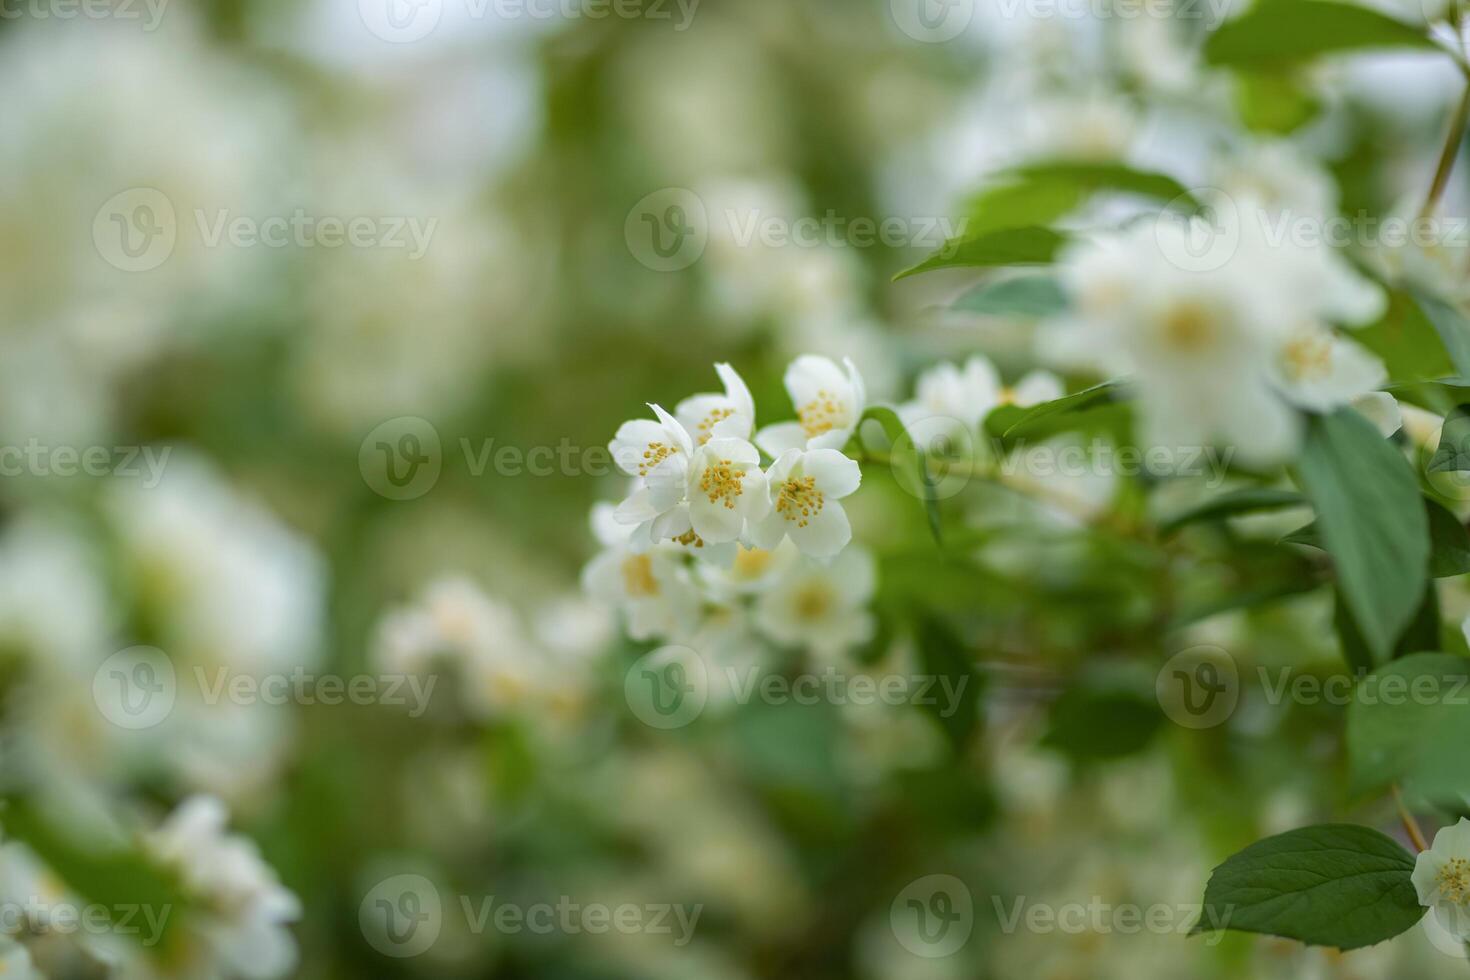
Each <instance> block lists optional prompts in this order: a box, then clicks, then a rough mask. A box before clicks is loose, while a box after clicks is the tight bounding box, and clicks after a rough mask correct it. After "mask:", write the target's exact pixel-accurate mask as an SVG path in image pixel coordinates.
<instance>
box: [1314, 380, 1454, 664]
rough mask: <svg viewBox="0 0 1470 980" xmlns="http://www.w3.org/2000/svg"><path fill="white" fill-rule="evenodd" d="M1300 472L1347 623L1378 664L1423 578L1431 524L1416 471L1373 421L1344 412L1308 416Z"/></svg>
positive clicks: (1414, 604) (1416, 599)
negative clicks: (1333, 567) (1356, 630)
mask: <svg viewBox="0 0 1470 980" xmlns="http://www.w3.org/2000/svg"><path fill="white" fill-rule="evenodd" d="M1299 477H1300V482H1301V484H1302V489H1303V490H1304V491H1305V492H1306V495H1307V497H1308V498H1309V499H1310V500H1311V501H1312V504H1313V506H1314V507H1315V508H1316V510H1317V525H1318V528H1319V532H1320V534H1321V536H1322V541H1323V543H1324V544H1325V545H1326V549H1327V551H1328V553H1329V554H1331V555H1332V557H1333V560H1334V562H1335V564H1336V568H1337V579H1338V586H1339V588H1340V589H1341V590H1342V594H1343V597H1344V598H1345V599H1346V601H1347V605H1348V608H1349V609H1350V610H1351V611H1352V614H1353V621H1354V622H1355V623H1356V624H1357V626H1358V628H1359V629H1360V631H1361V632H1362V635H1363V639H1364V640H1365V641H1366V643H1367V645H1368V649H1369V650H1371V651H1372V652H1373V656H1374V661H1375V662H1382V661H1383V660H1386V659H1387V658H1388V655H1389V652H1390V651H1391V650H1392V649H1393V645H1394V641H1395V640H1396V639H1398V637H1399V634H1400V633H1402V632H1403V630H1404V627H1406V626H1408V624H1409V621H1410V620H1411V619H1412V618H1413V616H1414V614H1415V612H1416V610H1417V609H1418V608H1419V603H1420V600H1421V599H1422V598H1423V596H1424V588H1425V585H1426V583H1427V581H1428V571H1429V521H1428V518H1427V517H1426V516H1425V510H1424V506H1423V504H1421V503H1420V502H1419V501H1420V499H1421V498H1420V496H1419V486H1418V481H1417V479H1416V478H1415V476H1414V471H1413V470H1412V469H1411V468H1410V467H1409V464H1408V462H1407V461H1406V460H1405V459H1404V458H1403V456H1402V455H1400V454H1399V451H1398V450H1397V449H1395V448H1394V447H1393V446H1392V445H1390V444H1389V443H1388V442H1387V441H1386V440H1384V438H1383V437H1382V436H1381V435H1379V433H1378V430H1377V429H1375V428H1374V427H1373V425H1372V423H1370V422H1368V420H1366V419H1364V418H1363V417H1362V416H1361V415H1359V414H1358V413H1356V412H1354V411H1352V410H1351V409H1342V410H1340V411H1338V412H1336V413H1335V414H1333V415H1328V416H1317V417H1314V418H1313V419H1312V422H1311V425H1310V427H1309V429H1308V433H1307V442H1306V446H1305V448H1304V449H1303V450H1302V458H1301V464H1300V467H1299Z"/></svg>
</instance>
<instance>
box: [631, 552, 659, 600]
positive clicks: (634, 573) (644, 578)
mask: <svg viewBox="0 0 1470 980" xmlns="http://www.w3.org/2000/svg"><path fill="white" fill-rule="evenodd" d="M623 588H624V589H626V590H627V593H628V595H629V597H631V598H634V599H643V598H648V597H650V596H656V595H658V579H656V578H654V577H653V558H652V556H650V555H633V556H632V557H631V558H628V559H627V560H626V561H624V562H623Z"/></svg>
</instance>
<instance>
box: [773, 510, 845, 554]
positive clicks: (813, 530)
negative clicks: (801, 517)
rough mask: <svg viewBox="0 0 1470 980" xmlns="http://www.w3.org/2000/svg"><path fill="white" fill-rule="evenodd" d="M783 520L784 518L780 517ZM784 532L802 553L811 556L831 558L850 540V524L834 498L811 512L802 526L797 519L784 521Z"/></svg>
mask: <svg viewBox="0 0 1470 980" xmlns="http://www.w3.org/2000/svg"><path fill="white" fill-rule="evenodd" d="M782 519H783V520H785V518H782ZM786 533H787V534H789V535H791V540H792V541H795V542H796V546H797V547H798V548H800V549H801V551H802V553H803V554H806V555H811V556H812V557H813V558H831V557H832V556H833V555H836V554H837V553H838V552H840V551H841V550H842V549H843V548H845V547H847V543H848V542H849V541H851V540H852V525H851V524H849V523H848V521H847V512H846V511H844V510H843V509H842V505H841V504H839V503H837V502H836V501H835V500H832V501H828V502H827V503H826V504H825V505H824V506H823V507H822V509H821V510H819V511H817V513H815V514H813V515H812V516H811V517H810V518H809V519H808V520H807V523H806V526H805V527H803V526H802V525H801V524H800V522H798V521H786Z"/></svg>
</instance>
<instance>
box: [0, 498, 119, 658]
mask: <svg viewBox="0 0 1470 980" xmlns="http://www.w3.org/2000/svg"><path fill="white" fill-rule="evenodd" d="M114 618H115V613H114V609H113V605H112V601H111V599H110V597H109V595H108V591H107V583H106V581H105V580H104V578H103V574H102V566H101V557H100V555H98V554H97V549H96V548H95V547H94V546H93V544H92V543H91V542H90V541H89V540H88V539H87V538H86V537H84V536H83V535H82V534H80V533H79V532H78V531H77V530H76V529H75V528H73V527H71V526H69V525H66V524H63V523H60V522H57V521H54V520H48V519H42V518H39V517H36V516H31V517H25V518H22V519H21V520H19V521H17V522H16V523H14V524H12V525H10V526H9V527H7V528H6V529H5V531H4V533H3V535H0V646H5V647H11V648H18V649H19V650H20V652H22V653H24V654H26V655H28V656H29V657H30V658H32V660H33V663H34V665H35V666H36V667H37V668H39V669H40V670H43V671H53V670H54V671H60V672H62V673H69V672H72V671H76V670H78V669H82V670H91V669H92V668H93V666H94V665H95V664H96V663H97V662H98V661H99V660H100V658H101V656H102V655H103V654H104V653H105V652H110V650H109V641H110V640H111V636H112V628H113V625H114Z"/></svg>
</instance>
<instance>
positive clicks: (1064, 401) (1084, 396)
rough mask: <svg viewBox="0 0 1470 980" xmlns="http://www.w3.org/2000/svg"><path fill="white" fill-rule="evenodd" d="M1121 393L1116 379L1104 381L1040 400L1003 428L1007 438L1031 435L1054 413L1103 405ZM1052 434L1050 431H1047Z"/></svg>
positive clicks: (1020, 437)
mask: <svg viewBox="0 0 1470 980" xmlns="http://www.w3.org/2000/svg"><path fill="white" fill-rule="evenodd" d="M1122 394H1123V388H1122V386H1121V385H1120V384H1119V383H1118V382H1116V381H1105V382H1103V383H1102V384H1100V385H1093V386H1092V387H1091V388H1084V389H1083V390H1082V391H1078V392H1075V393H1073V394H1070V395H1067V396H1065V397H1063V398H1057V399H1055V400H1053V401H1049V402H1042V403H1041V404H1040V405H1033V406H1031V407H1030V408H1028V409H1026V410H1025V413H1024V414H1023V415H1021V416H1020V417H1019V418H1016V419H1015V421H1013V422H1012V423H1011V425H1010V427H1009V428H1007V429H1006V430H1005V437H1006V438H1007V439H1024V438H1026V437H1028V436H1030V435H1032V434H1033V433H1034V432H1035V431H1036V430H1038V429H1040V428H1041V427H1042V423H1043V422H1044V421H1046V420H1047V419H1050V418H1051V417H1052V416H1054V415H1060V414H1064V413H1074V412H1081V411H1083V410H1084V409H1088V408H1093V407H1096V406H1098V405H1103V404H1106V403H1108V402H1111V401H1113V400H1115V399H1117V398H1120V397H1121V396H1122ZM1047 434H1048V435H1051V434H1053V432H1052V431H1048V432H1047Z"/></svg>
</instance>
